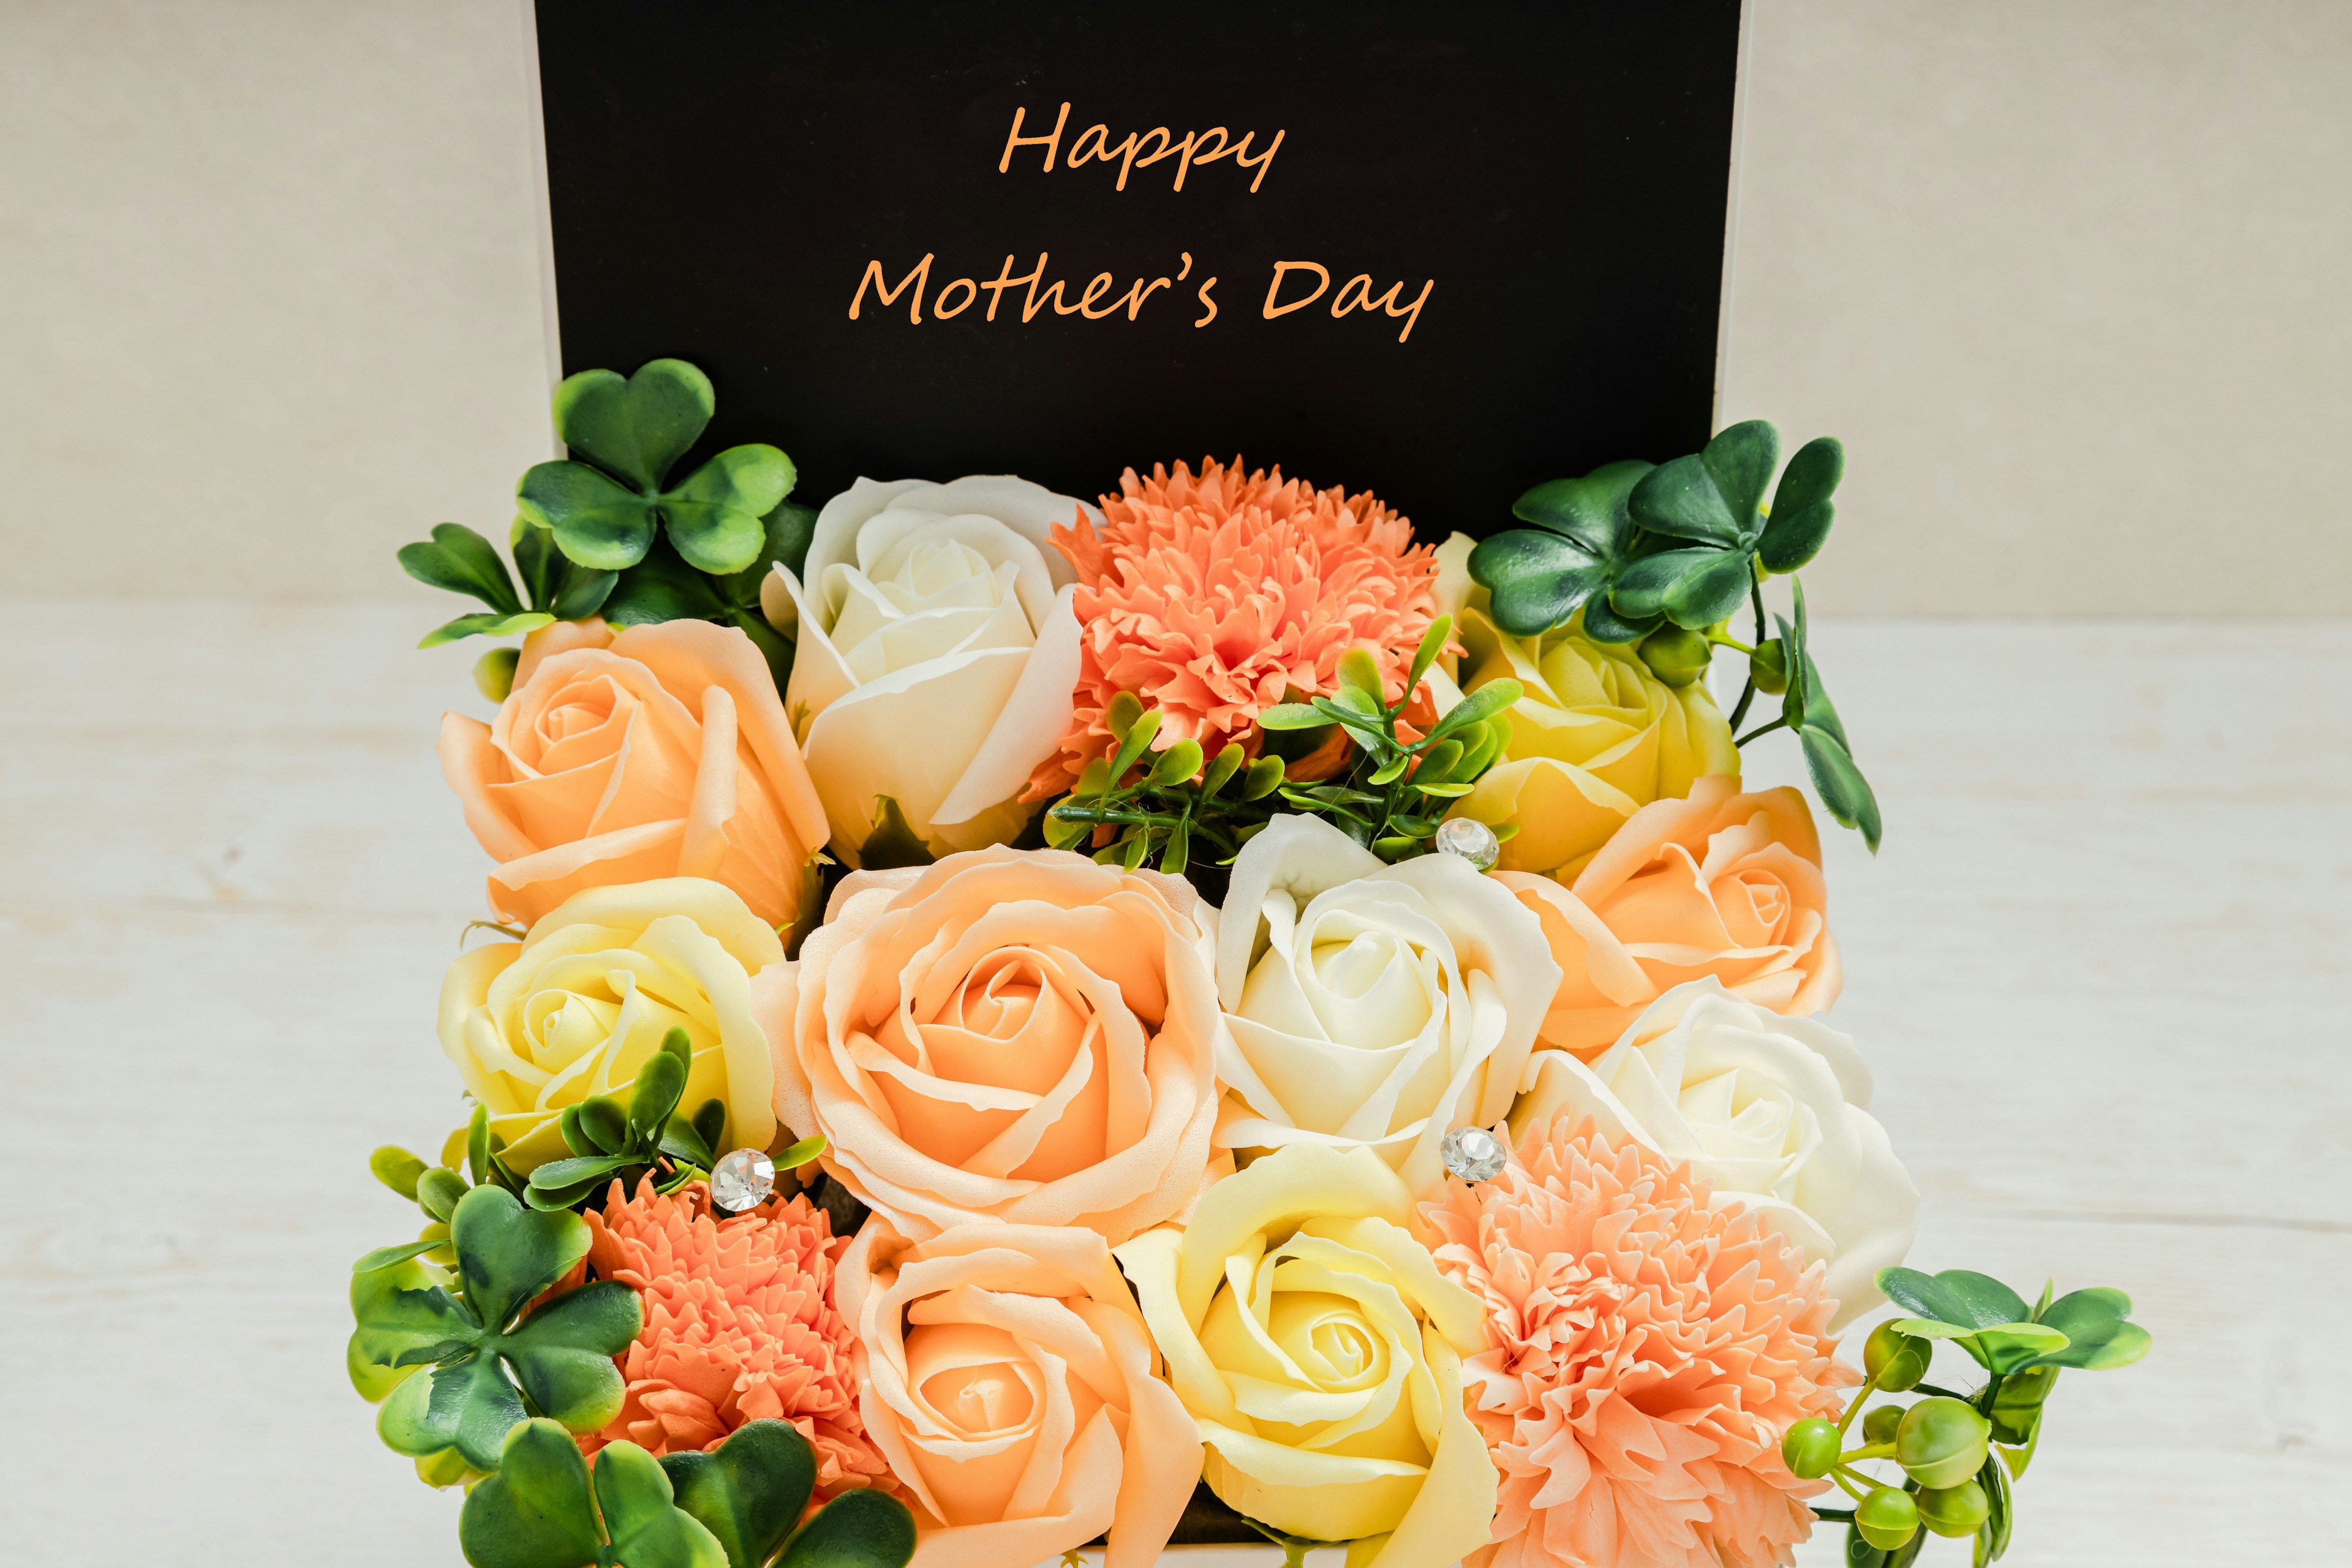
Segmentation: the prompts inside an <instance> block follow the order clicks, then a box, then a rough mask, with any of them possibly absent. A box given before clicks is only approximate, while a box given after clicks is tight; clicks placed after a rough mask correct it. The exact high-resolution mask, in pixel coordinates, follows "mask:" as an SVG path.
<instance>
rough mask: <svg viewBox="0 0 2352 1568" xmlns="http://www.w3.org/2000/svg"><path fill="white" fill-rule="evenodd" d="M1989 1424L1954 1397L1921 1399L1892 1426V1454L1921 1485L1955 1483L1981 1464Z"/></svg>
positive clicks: (1948, 1484)
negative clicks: (1893, 1447) (1893, 1444)
mask: <svg viewBox="0 0 2352 1568" xmlns="http://www.w3.org/2000/svg"><path fill="white" fill-rule="evenodd" d="M1991 1436H1992V1424H1991V1423H1990V1422H1989V1421H1987V1420H1986V1419H1985V1418H1984V1417H1983V1416H1981V1415H1978V1414H1977V1413H1976V1412H1975V1411H1974V1410H1971V1409H1969V1406H1968V1405H1965V1404H1963V1403H1962V1402H1960V1401H1959V1400H1957V1399H1946V1398H1943V1397H1941V1396H1938V1397H1937V1398H1934V1399H1923V1400H1921V1401H1920V1402H1919V1403H1918V1404H1916V1405H1913V1406H1912V1407H1911V1408H1910V1409H1909V1410H1906V1411H1905V1412H1904V1414H1903V1424H1902V1425H1901V1426H1897V1427H1896V1428H1895V1459H1896V1460H1897V1461H1898V1462H1899V1463H1900V1464H1901V1465H1902V1466H1903V1468H1904V1469H1905V1470H1906V1471H1907V1472H1909V1474H1910V1477H1911V1479H1913V1480H1915V1481H1917V1482H1918V1483H1919V1484H1920V1485H1921V1486H1923V1487H1957V1486H1958V1485H1959V1484H1960V1483H1961V1482H1962V1481H1965V1480H1967V1479H1969V1477H1970V1476H1973V1475H1975V1474H1976V1473H1977V1471H1978V1469H1979V1468H1981V1467H1982V1466H1983V1464H1984V1459H1985V1443H1986V1441H1987V1440H1988V1439H1989V1438H1990V1437H1991Z"/></svg>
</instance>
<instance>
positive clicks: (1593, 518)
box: [1511, 461, 1651, 561]
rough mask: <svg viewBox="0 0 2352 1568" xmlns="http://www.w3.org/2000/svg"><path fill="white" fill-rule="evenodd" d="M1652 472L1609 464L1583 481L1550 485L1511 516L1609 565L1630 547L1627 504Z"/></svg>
mask: <svg viewBox="0 0 2352 1568" xmlns="http://www.w3.org/2000/svg"><path fill="white" fill-rule="evenodd" d="M1650 468H1651V465H1650V464H1648V463H1643V462H1638V461H1637V462H1622V463H1604V464H1602V465H1601V467H1600V468H1595V469H1593V470H1592V471H1591V473H1589V474H1587V475H1585V476H1584V477H1583V478H1582V479H1553V480H1550V481H1549V483H1546V484H1540V485H1538V486H1536V487H1535V488H1534V489H1531V490H1528V491H1527V492H1526V493H1525V494H1524V495H1522V496H1520V497H1519V499H1518V500H1516V501H1514V502H1512V503H1511V515H1512V516H1513V517H1516V518H1517V519H1519V520H1520V521H1523V522H1532V523H1534V524H1535V525H1536V526H1537V527H1538V528H1542V529H1549V531H1552V532H1554V533H1557V534H1559V535H1560V536H1561V537H1562V538H1564V539H1570V540H1573V541H1574V542H1576V543H1578V544H1580V545H1581V546H1582V547H1583V548H1584V550H1585V552H1586V553H1587V554H1589V555H1591V556H1592V557H1593V558H1594V559H1596V560H1601V561H1606V560H1607V559H1609V558H1610V557H1611V556H1612V555H1613V554H1615V553H1616V552H1618V550H1619V549H1620V548H1621V547H1622V544H1623V543H1624V540H1625V533H1626V531H1627V527H1628V525H1629V523H1630V522H1631V521H1632V520H1631V517H1630V515H1629V513H1628V511H1627V509H1626V504H1625V503H1626V498H1627V497H1629V496H1630V495H1632V494H1633V487H1634V486H1635V485H1637V484H1639V483H1640V482H1641V480H1642V478H1643V475H1645V474H1647V473H1648V472H1649V471H1650Z"/></svg>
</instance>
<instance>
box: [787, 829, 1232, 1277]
mask: <svg viewBox="0 0 2352 1568" xmlns="http://www.w3.org/2000/svg"><path fill="white" fill-rule="evenodd" d="M1215 919H1216V911H1215V910H1213V909H1211V908H1209V907H1208V906H1207V905H1205V904H1203V903H1202V902H1201V900H1200V898H1199V895H1197V894H1195V893H1194V892H1193V891H1192V886H1191V885H1190V884H1189V883H1187V882H1185V881H1184V880H1183V879H1181V878H1177V877H1163V876H1160V874H1159V873H1157V872H1153V871H1132V872H1123V871H1120V870H1119V869H1118V868H1116V867H1110V866H1098V865H1097V864H1095V862H1094V861H1092V860H1090V859H1088V858H1086V857H1085V856H1083V855H1073V854H1070V853H1067V852H1066V851H1063V850H1058V849H1037V850H1027V851H1018V850H1012V849H1005V848H1001V847H1000V848H990V849H981V850H973V851H971V852H969V853H966V854H961V855H950V856H949V857H948V858H946V859H944V860H941V861H940V862H939V863H938V864H937V865H934V866H929V867H922V868H899V869H897V870H890V871H859V872H856V873H853V874H852V875H850V876H848V877H845V878H844V879H842V882H841V885H840V886H839V887H838V888H836V889H835V890H834V895H833V901H832V904H831V907H830V908H828V909H827V910H826V911H825V921H824V925H822V926H820V927H819V928H818V929H817V930H816V931H814V932H812V933H811V934H810V936H809V938H808V940H807V941H806V942H804V943H803V946H802V948H801V956H800V959H799V962H798V963H790V964H782V965H778V966H777V967H775V968H772V969H770V970H767V971H765V972H763V973H761V976H760V979H759V982H758V984H757V986H756V987H755V989H756V991H757V993H758V999H757V1003H756V1005H757V1006H758V1008H759V1011H760V1016H761V1018H762V1019H763V1020H765V1021H766V1022H767V1024H768V1028H769V1037H770V1039H771V1041H772V1044H773V1047H774V1050H775V1085H776V1090H775V1092H776V1113H777V1114H778V1115H779V1116H780V1117H782V1120H783V1121H784V1122H785V1124H786V1125H788V1126H789V1127H791V1128H792V1130H793V1132H795V1133H796V1134H799V1135H801V1136H803V1137H805V1136H807V1135H808V1134H810V1133H813V1132H822V1133H824V1135H825V1137H826V1138H827V1139H829V1140H830V1141H831V1142H832V1148H831V1149H830V1151H828V1152H827V1153H826V1154H825V1156H824V1159H825V1165H826V1168H827V1169H828V1170H830V1171H831V1172H832V1173H834V1174H835V1176H837V1177H839V1178H840V1180H841V1181H842V1183H843V1184H845V1185H846V1186H847V1187H848V1188H849V1190H850V1191H851V1192H853V1193H855V1194H857V1196H858V1198H859V1199H860V1200H862V1201H863V1202H864V1203H866V1205H868V1206H870V1207H872V1208H874V1209H875V1210H877V1212H879V1213H880V1214H882V1215H885V1216H886V1217H887V1218H888V1219H889V1220H890V1221H891V1223H892V1224H894V1225H895V1226H898V1228H899V1229H900V1230H901V1231H904V1232H905V1233H907V1234H908V1235H909V1236H929V1235H931V1234H933V1233H935V1232H937V1231H940V1230H942V1229H945V1228H947V1227H948V1226H955V1225H960V1224H962V1223H964V1222H966V1221H968V1220H979V1219H999V1220H1005V1221H1008V1222H1011V1223H1013V1224H1023V1225H1066V1226H1085V1227H1086V1228H1087V1229H1089V1230H1096V1231H1099V1232H1101V1233H1102V1234H1103V1235H1105V1236H1106V1237H1109V1238H1110V1239H1111V1240H1113V1241H1119V1240H1124V1239H1125V1238H1126V1237H1129V1236H1132V1235H1134V1234H1135V1233H1136V1232H1137V1231H1139V1230H1140V1229H1142V1228H1143V1227H1144V1226H1150V1225H1157V1224H1158V1223H1159V1222H1160V1221H1161V1220H1164V1219H1168V1218H1170V1217H1171V1216H1173V1215H1176V1214H1178V1213H1179V1212H1181V1210H1182V1209H1184V1208H1185V1207H1186V1206H1187V1205H1190V1204H1191V1202H1192V1198H1193V1196H1194V1194H1197V1193H1198V1192H1199V1191H1200V1188H1201V1185H1202V1182H1203V1181H1205V1180H1206V1179H1207V1174H1208V1172H1209V1168H1210V1163H1211V1155H1212V1151H1211V1146H1210V1135H1211V1133H1212V1131H1213V1129H1214V1126H1215V1122H1216V1113H1217V1087H1216V1063H1217V1043H1218V1040H1219V1038H1220V1037H1222V1036H1223V1032H1224V1031H1223V1023H1222V1021H1221V1019H1220V1017H1219V1016H1218V1013H1217V995H1216V984H1215V982H1214V981H1213V979H1212V978H1211V973H1210V952H1211V950H1212V943H1213V940H1214V935H1213V933H1214V931H1215V929H1216V928H1215V924H1214V921H1215Z"/></svg>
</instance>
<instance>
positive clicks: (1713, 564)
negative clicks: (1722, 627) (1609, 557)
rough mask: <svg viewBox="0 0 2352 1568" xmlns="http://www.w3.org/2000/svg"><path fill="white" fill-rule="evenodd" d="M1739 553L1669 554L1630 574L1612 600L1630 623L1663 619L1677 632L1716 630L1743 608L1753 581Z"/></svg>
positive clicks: (1649, 557) (1650, 559) (1745, 559)
mask: <svg viewBox="0 0 2352 1568" xmlns="http://www.w3.org/2000/svg"><path fill="white" fill-rule="evenodd" d="M1751 580H1752V579H1751V577H1750V575H1749V573H1748V557H1747V556H1746V555H1745V554H1744V553H1741V552H1737V551H1728V552H1727V551H1721V550H1669V551H1666V552H1664V553H1663V554H1658V555H1645V556H1643V558H1642V559H1641V560H1639V561H1636V562H1634V563H1633V564H1632V565H1631V566H1628V567H1627V568H1626V569H1625V572H1624V574H1623V575H1622V576H1621V577H1619V578H1618V579H1617V586H1616V588H1615V589H1614V591H1612V593H1611V594H1610V595H1609V605H1610V607H1611V608H1612V609H1613V610H1615V611H1616V612H1617V613H1618V614H1620V615H1622V616H1625V617H1626V618H1627V619H1628V620H1629V621H1633V620H1640V619H1643V618H1647V617H1651V616H1664V617H1665V618H1666V619H1668V620H1670V621H1672V622H1674V623H1675V625H1676V626H1685V627H1690V628H1693V629H1696V628H1698V627H1702V626H1713V625H1714V624H1715V623H1716V622H1717V621H1720V620H1723V619H1725V618H1726V617H1727V616H1730V614H1731V613H1732V612H1733V611H1734V610H1737V609H1738V608H1739V606H1740V605H1741V604H1742V603H1743V602H1744V601H1745V600H1746V599H1747V597H1748V584H1749V583H1750V581H1751Z"/></svg>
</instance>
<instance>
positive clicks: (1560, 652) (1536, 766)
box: [1449, 589, 1739, 882]
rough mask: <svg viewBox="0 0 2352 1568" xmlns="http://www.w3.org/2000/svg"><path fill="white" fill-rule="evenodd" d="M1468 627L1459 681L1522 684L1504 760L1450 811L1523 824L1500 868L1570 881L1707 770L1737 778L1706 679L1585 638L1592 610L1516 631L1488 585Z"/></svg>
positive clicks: (1468, 611) (1466, 617) (1467, 687)
mask: <svg viewBox="0 0 2352 1568" xmlns="http://www.w3.org/2000/svg"><path fill="white" fill-rule="evenodd" d="M1460 626H1461V633H1460V636H1461V640H1462V644H1463V647H1464V650H1465V651H1464V655H1463V658H1462V662H1461V666H1460V683H1461V687H1462V689H1463V690H1464V691H1465V692H1472V691H1475V690H1477V689H1479V688H1480V687H1482V686H1485V685H1487V684H1488V683H1489V682H1492V681H1496V680H1500V679H1506V678H1507V679H1512V680H1516V681H1517V682H1518V683H1519V685H1520V687H1521V689H1522V694H1521V696H1520V698H1519V700H1517V702H1515V703H1513V704H1512V705H1511V706H1510V707H1509V708H1508V709H1507V710H1505V713H1506V715H1507V718H1508V719H1509V721H1510V739H1509V740H1508V741H1507V742H1506V743H1505V745H1504V747H1503V751H1502V760H1501V761H1499V762H1497V763H1495V765H1494V766H1493V767H1491V768H1489V769H1488V770H1487V771H1486V773H1485V774H1484V775H1482V776H1481V777H1480V778H1479V780H1478V782H1477V783H1476V784H1475V785H1474V786H1473V787H1472V789H1471V791H1470V793H1469V794H1468V795H1464V796H1463V797H1462V798H1461V799H1460V800H1458V801H1456V802H1454V809H1453V810H1452V812H1451V813H1449V815H1451V816H1470V817H1475V818H1476V819H1477V820H1479V821H1481V822H1484V823H1486V824H1488V825H1489V826H1496V827H1500V826H1504V825H1505V824H1512V825H1515V826H1517V829H1518V831H1517V833H1515V834H1513V835H1512V836H1511V837H1508V838H1506V839H1505V840H1504V841H1503V847H1502V858H1501V859H1500V860H1499V861H1497V862H1496V864H1497V866H1498V868H1500V869H1502V870H1506V871H1533V872H1538V873H1541V874H1543V875H1546V876H1550V877H1555V878H1558V879H1559V880H1561V881H1563V882H1567V881H1572V880H1573V879H1575V877H1576V875H1577V873H1578V872H1580V871H1581V870H1582V869H1583V868H1584V866H1585V863H1586V862H1587V861H1589V860H1590V859H1591V858H1592V856H1593V853H1594V852H1595V851H1596V850H1598V849H1599V848H1600V847H1601V846H1602V845H1603V844H1606V843H1607V842H1609V839H1610V837H1612V835H1614V834H1615V833H1616V832H1617V830H1618V829H1619V828H1621V827H1622V826H1624V825H1625V823H1626V821H1627V820H1628V819H1629V818H1631V817H1632V816H1633V814H1634V813H1635V812H1636V811H1639V810H1640V809H1641V808H1642V807H1643V806H1645V805H1649V804H1650V803H1651V802H1652V801H1654V800H1673V799H1678V798H1680V797H1682V796H1684V795H1688V794H1689V793H1690V792H1691V786H1692V785H1693V784H1696V783H1697V782H1698V781H1699V780H1700V779H1703V778H1705V777H1706V776H1707V775H1708V774H1710V773H1727V774H1730V775H1732V776H1733V777H1737V776H1738V773H1739V751H1738V748H1737V747H1736V746H1734V745H1733V744H1732V743H1731V726H1730V725H1729V724H1728V723H1727V722H1726V721H1725V720H1724V717H1723V712H1722V710H1720V709H1718V708H1717V707H1716V705H1715V699H1714V698H1713V697H1710V696H1709V695H1707V690H1706V682H1705V681H1699V680H1695V681H1693V682H1691V683H1690V684H1689V685H1687V686H1683V687H1673V686H1668V685H1667V684H1666V683H1665V682H1664V681H1663V680H1660V679H1658V678H1657V677H1656V676H1655V675H1654V674H1652V673H1651V671H1650V668H1649V667H1648V666H1647V665H1645V664H1643V662H1642V660H1641V658H1640V657H1639V656H1638V655H1637V654H1636V653H1635V652H1634V651H1633V644H1631V643H1622V644H1620V643H1604V642H1596V641H1594V640H1593V639H1591V638H1590V637H1586V636H1585V635H1584V630H1583V627H1584V613H1583V611H1581V610H1579V611H1578V612H1577V613H1576V615H1575V616H1571V617H1570V620H1569V622H1568V624H1567V625H1566V626H1561V627H1559V628H1558V629H1557V630H1554V631H1549V632H1546V633H1545V634H1543V635H1542V636H1541V637H1510V636H1507V635H1506V634H1505V633H1503V632H1502V631H1501V630H1500V629H1499V628H1497V627H1496V625H1495V622H1494V619H1493V617H1492V616H1490V615H1488V613H1487V611H1486V607H1485V591H1484V590H1483V589H1482V590H1479V591H1478V592H1477V593H1475V594H1474V595H1472V596H1471V603H1470V605H1468V607H1466V608H1465V610H1464V611H1463V613H1462V618H1461V621H1460Z"/></svg>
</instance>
